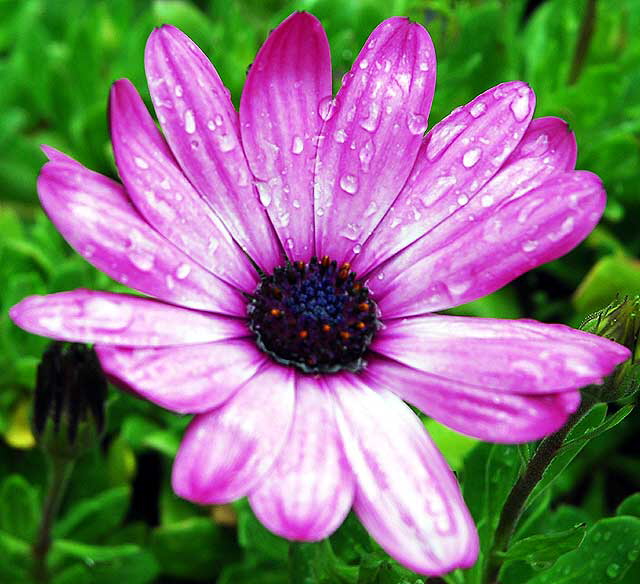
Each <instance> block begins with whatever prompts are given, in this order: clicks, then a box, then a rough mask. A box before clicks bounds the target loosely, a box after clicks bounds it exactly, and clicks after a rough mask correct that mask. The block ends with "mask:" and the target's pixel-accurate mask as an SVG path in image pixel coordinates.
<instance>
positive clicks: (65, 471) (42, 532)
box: [31, 457, 74, 584]
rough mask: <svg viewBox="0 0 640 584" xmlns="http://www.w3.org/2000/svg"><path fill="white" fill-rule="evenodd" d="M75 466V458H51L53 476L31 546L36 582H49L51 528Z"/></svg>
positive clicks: (39, 583) (45, 583)
mask: <svg viewBox="0 0 640 584" xmlns="http://www.w3.org/2000/svg"><path fill="white" fill-rule="evenodd" d="M73 466H74V460H73V459H72V458H62V457H58V458H52V460H51V477H50V480H49V488H48V490H47V495H46V497H45V501H44V506H43V509H42V520H41V521H40V527H39V528H38V533H37V535H36V539H35V541H34V543H33V546H32V548H31V555H32V558H33V580H34V582H35V583H36V584H47V583H48V582H49V570H48V567H47V555H48V553H49V548H50V547H51V530H52V528H53V524H54V522H55V519H56V516H57V515H58V511H59V509H60V504H61V503H62V499H63V497H64V494H65V492H66V490H67V485H68V483H69V477H70V476H71V473H72V471H73Z"/></svg>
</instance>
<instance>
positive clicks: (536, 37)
mask: <svg viewBox="0 0 640 584" xmlns="http://www.w3.org/2000/svg"><path fill="white" fill-rule="evenodd" d="M526 4H527V2H526V1H525V0H514V1H508V0H502V1H499V0H484V1H481V0H476V1H471V0H433V1H428V0H414V1H412V0H389V1H388V2H380V1H379V0H351V1H349V2H345V1H344V0H342V1H341V0H317V1H311V0H307V1H301V2H286V1H280V0H267V1H258V0H242V1H234V0H210V1H207V0H202V1H199V2H195V1H193V2H188V1H186V0H185V1H181V0H166V1H162V0H157V1H154V2H143V1H141V0H110V1H106V0H104V1H88V0H65V1H63V0H49V1H47V0H24V1H17V0H15V1H14V0H0V79H2V91H0V435H1V439H0V477H1V478H0V582H3V583H4V582H6V583H14V582H15V583H22V582H26V581H27V575H26V574H27V573H28V570H29V545H30V543H29V542H30V541H31V540H32V538H33V534H34V532H35V530H36V528H37V524H38V521H39V517H40V508H41V505H42V496H43V492H44V489H45V487H46V465H45V460H44V457H43V455H42V454H41V453H40V451H39V450H38V449H37V448H35V447H34V445H33V438H32V436H31V433H30V430H29V421H28V419H29V410H30V404H31V399H32V388H33V384H34V377H35V367H36V365H37V363H38V360H39V356H40V354H41V351H42V349H43V347H44V346H45V344H46V340H45V339H41V338H37V337H33V336H31V335H28V334H26V333H25V332H23V331H20V330H19V329H17V328H16V327H15V326H13V325H12V324H11V322H10V321H9V318H8V316H7V311H8V309H9V307H10V306H11V305H12V304H14V303H16V302H17V301H19V300H20V299H21V298H22V297H23V296H26V295H28V294H33V293H47V292H57V291H62V290H67V289H71V288H76V287H81V286H84V287H93V288H101V289H118V285H117V284H115V283H114V282H112V281H111V280H109V278H107V277H106V276H104V275H103V274H100V273H98V272H96V271H95V270H94V269H93V268H92V267H91V266H89V265H88V264H86V263H85V262H84V260H82V258H80V257H79V256H78V255H76V254H75V253H74V252H73V251H72V250H71V249H70V248H69V247H68V246H67V245H66V244H65V243H64V241H63V240H62V239H61V237H60V236H59V235H58V234H57V232H56V231H55V229H54V228H53V227H52V226H51V224H50V223H49V221H48V220H47V219H46V217H45V216H44V214H43V213H42V211H41V210H40V208H39V205H38V201H37V194H36V191H35V181H36V177H37V174H38V172H39V169H40V167H41V166H42V164H43V162H44V156H43V155H42V153H41V152H40V150H39V145H40V144H41V143H47V144H50V145H52V146H55V147H57V148H59V149H61V150H63V151H64V152H66V153H68V154H70V155H71V156H73V157H75V158H77V159H78V160H80V161H81V162H82V163H84V164H85V165H87V166H89V167H90V168H93V169H95V170H98V171H100V172H103V173H106V174H108V175H111V176H113V177H117V173H116V170H115V166H114V164H113V158H112V154H111V149H110V144H109V138H108V131H107V122H106V100H107V95H108V91H109V86H110V84H111V83H112V81H113V80H115V79H117V78H119V77H128V78H130V79H131V80H132V81H133V82H134V83H135V85H136V86H137V87H138V89H139V90H141V91H142V93H143V96H144V97H145V100H146V101H147V103H148V104H149V99H148V92H147V90H146V85H145V80H144V74H143V49H144V43H145V41H146V38H147V36H148V34H149V32H150V31H151V29H152V27H154V26H157V25H160V24H162V23H171V24H174V25H176V26H178V27H180V28H181V29H182V30H184V31H185V32H186V33H187V34H189V35H190V36H191V37H192V38H193V39H194V40H195V41H196V42H197V43H198V44H199V45H200V46H201V47H202V48H203V50H204V51H205V52H206V53H207V54H208V55H209V56H210V57H211V59H212V61H213V62H214V64H215V65H216V67H217V68H218V71H219V72H220V75H221V77H222V79H223V80H224V81H225V83H226V84H227V86H228V87H229V88H230V90H231V93H232V97H233V99H234V101H235V102H236V103H237V102H238V99H239V96H240V93H241V90H242V85H243V82H244V78H245V72H246V69H247V67H248V65H249V64H250V63H251V61H252V59H253V57H254V55H255V53H256V51H257V49H258V48H259V46H260V44H261V43H262V41H263V40H264V39H265V37H266V35H267V34H268V31H269V30H270V29H271V28H273V27H275V26H276V25H277V24H278V23H279V22H280V21H281V20H282V19H283V18H284V17H286V16H287V15H288V14H289V13H291V12H292V11H293V10H296V9H305V10H309V11H311V12H313V13H314V14H315V15H316V16H318V17H319V18H320V20H321V21H322V22H323V24H324V26H325V28H326V30H327V33H328V36H329V40H330V43H331V48H332V55H333V63H334V71H335V80H336V82H338V81H339V79H340V78H341V76H342V74H343V73H344V72H346V71H347V70H348V68H349V66H350V64H351V62H352V61H353V59H354V57H355V56H356V54H357V52H358V50H359V48H360V47H361V46H362V44H363V43H364V41H365V39H366V38H367V36H368V34H369V33H370V31H371V30H372V29H373V28H374V27H375V26H376V25H377V24H378V22H379V21H380V20H382V19H384V18H386V17H388V16H391V15H395V14H400V15H407V16H410V17H411V18H413V19H414V20H417V21H418V22H421V23H423V24H425V25H426V26H427V28H428V30H429V31H430V33H431V35H432V37H433V39H434V43H435V46H436V50H437V52H438V60H439V63H438V83H437V90H436V97H435V101H434V105H433V110H432V113H431V118H430V120H431V121H430V123H431V125H433V124H434V123H435V122H437V121H438V120H440V119H441V118H442V117H444V116H445V115H446V114H447V113H449V112H450V111H451V110H452V109H454V108H455V107H457V106H458V105H461V104H463V103H466V102H467V101H469V100H470V99H472V98H473V97H475V96H476V95H477V94H478V93H480V92H481V91H484V90H485V89H487V88H488V87H490V86H492V85H494V84H497V83H500V82H502V81H506V80H511V79H523V80H525V81H527V82H528V83H529V84H530V85H531V86H532V87H533V88H534V89H535V91H536V93H537V96H538V107H537V115H538V116H540V115H558V116H560V117H563V118H565V119H566V120H568V121H569V123H570V124H571V127H572V128H573V130H574V131H575V133H576V136H577V139H578V144H579V161H578V168H583V169H588V170H592V171H594V172H596V173H597V174H598V175H599V176H600V177H602V179H603V181H604V184H605V186H606V188H607V191H608V194H609V200H608V205H607V210H606V213H605V218H604V220H603V221H602V223H601V225H600V226H599V227H598V228H597V229H596V230H595V231H594V233H593V234H592V235H591V236H590V237H589V238H588V240H587V241H586V242H585V243H583V244H582V245H581V246H580V247H579V248H578V249H577V250H575V251H574V252H572V253H571V254H569V255H568V256H566V257H564V258H562V259H560V260H558V261H556V262H553V263H551V264H548V265H546V266H543V267H541V268H538V269H537V270H535V271H533V272H531V273H529V274H527V275H525V276H523V277H521V278H519V279H518V280H517V281H516V282H514V283H513V284H511V285H509V286H508V287H507V288H505V289H504V290H502V291H500V292H498V293H496V294H494V295H492V296H489V297H487V298H486V299H483V300H481V301H477V302H475V303H473V304H471V305H468V306H465V307H462V308H461V309H459V311H462V312H464V313H466V314H474V315H480V316H497V317H506V318H515V317H520V316H528V317H533V318H537V319H540V320H545V321H557V322H566V323H569V324H573V325H577V324H579V323H580V322H581V320H582V319H583V318H584V317H585V316H586V315H587V314H588V313H590V312H592V311H594V310H597V309H599V308H602V307H603V306H604V305H606V304H607V303H608V302H609V301H610V300H612V299H613V297H614V296H615V295H616V293H622V294H629V293H640V264H639V263H638V260H637V258H638V256H639V255H640V229H639V228H638V227H639V226H640V164H639V163H640V35H638V32H637V31H639V30H640V2H637V0H598V1H591V0H575V1H574V0H548V1H545V2H542V3H541V5H540V6H539V7H537V8H536V9H535V10H533V11H532V12H529V11H527V10H526ZM593 7H595V16H594V18H593V19H592V20H591V19H590V17H589V9H590V8H593ZM589 23H591V24H592V25H593V32H592V34H591V35H587V37H588V38H587V42H586V43H584V44H582V45H581V44H580V40H579V39H580V38H581V33H582V31H584V29H585V26H588V25H589ZM627 402H629V403H628V404H627V405H626V406H625V405H624V404H620V403H618V404H610V405H609V406H608V407H607V406H605V405H603V404H601V405H599V406H598V407H596V408H594V410H592V411H591V412H590V413H589V415H588V416H587V418H585V420H583V422H581V424H580V425H578V426H576V428H574V431H573V433H572V435H571V436H570V438H571V444H570V447H568V448H566V449H565V450H563V451H562V453H561V456H560V457H559V458H558V459H557V460H556V461H555V463H554V465H552V467H550V469H549V472H548V473H547V474H546V475H545V477H544V479H543V482H542V483H541V484H540V485H539V488H537V490H536V492H535V493H534V495H535V497H534V498H532V499H531V501H530V504H529V507H528V510H527V513H526V514H525V517H524V519H523V521H522V522H521V523H520V524H519V527H518V530H517V533H516V538H515V543H514V544H513V545H512V546H511V547H510V549H509V550H508V552H507V553H506V555H505V557H504V561H505V565H504V567H503V569H502V580H501V581H502V582H504V584H523V583H524V582H530V583H531V584H543V583H550V584H558V583H567V584H568V583H574V582H575V583H584V582H594V583H600V582H624V583H627V584H631V583H632V582H637V581H640V565H639V564H638V561H637V560H638V555H639V553H640V494H637V492H638V491H640V459H639V458H638V453H639V448H638V444H637V439H636V438H635V436H637V433H638V429H639V426H640V423H639V422H638V418H637V416H636V415H635V413H634V412H632V413H631V414H630V415H627V414H629V413H630V411H631V409H632V407H631V405H632V403H631V402H632V400H627ZM187 422H188V419H187V418H185V417H180V416H177V415H173V414H170V413H168V412H165V411H163V410H161V409H159V408H157V407H154V406H152V405H150V404H148V403H145V402H142V401H140V400H137V399H135V398H134V397H132V396H129V395H126V394H124V393H122V392H119V391H116V390H113V391H111V393H110V398H109V422H108V432H107V435H106V437H105V439H104V441H103V442H102V444H101V445H99V447H97V448H95V449H94V450H93V451H91V452H90V453H88V454H86V455H85V456H84V457H83V458H82V459H81V461H80V462H79V464H78V465H77V467H76V469H75V472H74V475H73V480H72V483H71V487H70V490H69V492H68V494H67V496H66V498H65V501H64V504H63V508H62V512H61V519H60V521H59V522H58V524H57V526H56V528H55V543H54V546H53V549H52V553H51V565H52V568H53V574H54V578H53V582H54V584H74V583H85V582H89V583H100V584H102V583H105V584H107V583H112V582H123V583H124V582H126V583H127V584H144V583H148V582H163V583H176V584H178V583H187V582H219V583H221V584H232V583H233V584H249V583H251V584H270V583H273V584H279V583H282V582H292V583H294V584H312V583H316V582H322V583H327V584H331V583H334V582H337V583H341V582H345V583H347V582H349V583H354V584H355V583H359V584H369V583H379V584H383V583H384V584H386V583H388V584H392V583H398V584H399V583H408V584H414V583H415V582H421V581H423V579H421V578H418V576H417V575H414V574H410V573H408V572H407V571H405V570H403V569H401V568H400V567H399V566H398V565H397V564H396V563H395V562H393V561H392V560H390V559H389V558H388V557H387V556H386V555H385V554H384V553H383V552H382V551H381V550H380V549H379V547H378V546H377V545H376V544H375V543H374V542H373V541H372V540H371V539H370V538H369V537H368V536H367V534H366V532H364V530H363V529H362V527H361V526H360V525H359V524H358V522H357V521H356V520H355V518H354V517H351V516H350V517H349V518H348V520H347V521H346V523H345V525H344V526H343V527H342V528H340V529H339V530H338V532H337V533H336V534H335V535H334V536H333V537H332V538H331V541H330V542H323V543H320V544H315V545H296V546H289V544H288V543H287V542H285V541H284V540H281V539H279V538H277V537H275V536H273V535H271V534H269V533H268V532H267V531H266V530H265V529H264V528H262V527H261V526H260V524H259V523H258V522H257V521H256V519H255V518H254V517H253V516H252V514H251V512H250V510H249V508H248V506H247V505H246V503H245V502H239V503H238V504H236V505H234V506H233V507H230V508H201V507H196V506H193V505H191V504H188V503H186V502H184V501H182V500H180V499H178V498H177V497H176V496H175V495H173V494H172V492H171V490H170V485H169V473H170V466H171V460H172V457H173V455H174V454H175V452H176V449H177V446H178V444H179V440H180V436H181V433H182V431H183V430H184V428H185V426H186V424H187ZM425 423H426V425H427V427H428V428H429V430H430V431H431V433H432V435H433V436H434V438H435V439H436V441H437V442H438V443H439V445H440V446H441V448H442V449H443V451H444V453H445V455H446V456H447V458H448V460H449V462H450V463H451V465H452V466H453V468H454V469H455V470H456V471H458V472H459V476H460V479H461V482H462V485H463V489H464V492H465V498H466V500H467V502H468V504H469V506H470V508H471V510H472V513H473V514H474V517H475V518H476V521H477V523H478V526H479V529H480V533H481V537H482V549H483V556H482V557H481V561H480V562H479V563H478V565H477V566H476V567H475V568H473V569H471V570H468V571H466V572H464V573H462V572H459V573H454V574H451V575H449V576H447V577H446V578H445V579H446V581H447V582H449V583H450V584H462V583H465V584H466V583H475V584H481V583H482V582H483V578H484V576H483V574H484V568H485V563H484V562H485V560H486V551H487V550H488V549H489V547H490V546H491V542H492V538H493V532H494V530H495V527H496V523H497V518H498V515H499V512H500V508H501V505H502V503H503V502H504V499H505V497H506V495H507V493H508V491H509V489H510V488H511V486H512V484H513V483H514V481H515V480H516V478H517V476H518V475H519V473H520V472H521V470H522V468H523V465H525V464H526V462H527V461H528V459H529V458H530V456H531V453H532V451H533V447H532V446H531V445H523V446H519V447H518V446H493V445H487V444H477V443H476V442H475V441H474V440H471V439H469V438H466V437H463V436H460V435H457V434H455V433H453V432H451V431H449V430H447V429H445V428H442V427H441V426H438V425H436V424H434V423H433V422H432V421H428V420H425ZM634 493H635V494H634ZM432 581H433V582H435V581H437V580H432Z"/></svg>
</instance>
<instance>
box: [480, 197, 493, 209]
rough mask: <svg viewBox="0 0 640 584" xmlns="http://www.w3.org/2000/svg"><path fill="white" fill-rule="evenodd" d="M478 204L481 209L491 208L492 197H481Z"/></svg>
mask: <svg viewBox="0 0 640 584" xmlns="http://www.w3.org/2000/svg"><path fill="white" fill-rule="evenodd" d="M480 204H481V205H482V206H483V207H491V205H493V196H492V195H482V198H481V199H480Z"/></svg>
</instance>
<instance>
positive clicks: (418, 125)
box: [407, 113, 427, 136]
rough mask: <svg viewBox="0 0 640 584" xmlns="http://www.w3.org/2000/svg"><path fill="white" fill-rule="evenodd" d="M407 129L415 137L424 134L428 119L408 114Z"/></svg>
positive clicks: (419, 115)
mask: <svg viewBox="0 0 640 584" xmlns="http://www.w3.org/2000/svg"><path fill="white" fill-rule="evenodd" d="M407 128H409V132H411V133H412V134H413V135H414V136H418V135H420V134H424V131H425V130H426V129H427V118H426V117H424V116H423V115H421V114H412V113H410V114H408V115H407Z"/></svg>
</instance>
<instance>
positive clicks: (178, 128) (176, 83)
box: [145, 25, 282, 272]
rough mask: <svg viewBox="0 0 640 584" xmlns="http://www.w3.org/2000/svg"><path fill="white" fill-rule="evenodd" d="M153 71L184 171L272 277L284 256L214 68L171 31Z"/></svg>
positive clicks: (156, 34) (162, 31) (161, 112)
mask: <svg viewBox="0 0 640 584" xmlns="http://www.w3.org/2000/svg"><path fill="white" fill-rule="evenodd" d="M145 69H146V73H147V80H148V83H149V91H150V92H151V97H152V100H153V105H154V107H155V110H156V113H157V115H158V120H159V122H160V125H161V126H162V130H163V131H164V134H165V136H166V138H167V142H168V143H169V146H170V147H171V151H172V152H173V154H174V156H175V157H176V159H177V161H178V163H179V164H180V167H181V168H182V170H183V171H184V173H185V175H186V176H187V178H188V179H189V181H190V182H191V184H193V186H194V187H195V188H196V189H197V190H198V192H199V193H200V194H201V195H202V196H203V197H204V198H205V199H206V200H208V201H209V203H210V204H211V206H212V208H213V210H214V211H215V213H216V214H217V215H218V217H219V218H220V219H221V220H222V222H223V223H224V225H225V226H226V228H227V229H228V230H229V232H230V233H231V235H232V236H233V238H234V239H235V240H236V241H237V242H238V244H239V245H240V246H241V247H242V249H244V250H245V251H246V252H247V253H248V254H249V256H250V257H251V258H252V259H253V260H254V261H255V262H256V263H257V264H258V265H259V266H260V267H261V268H262V269H263V270H265V271H267V272H270V271H271V270H272V269H273V268H274V267H275V266H277V265H279V264H280V263H281V261H282V250H281V247H280V245H279V243H278V240H277V237H276V235H275V233H274V232H273V226H272V225H271V223H270V221H269V217H268V215H267V213H266V211H265V209H264V207H263V206H262V204H261V203H260V201H259V200H258V194H257V192H256V189H255V187H254V185H253V176H252V174H251V171H250V170H249V166H248V164H247V160H246V158H245V155H244V151H243V148H242V144H241V142H240V128H239V123H238V115H237V113H236V111H235V109H234V108H233V104H232V103H231V99H230V97H229V92H228V91H227V89H226V88H225V87H224V85H223V84H222V81H221V80H220V77H219V76H218V73H217V72H216V70H215V68H214V66H213V65H212V64H211V62H210V61H209V60H208V59H207V57H206V56H205V55H204V53H203V52H202V51H201V50H200V49H199V48H198V47H197V46H196V45H195V43H194V42H193V41H192V40H191V39H189V38H188V37H187V36H186V35H185V34H184V33H182V32H181V31H179V30H178V29H177V28H174V27H172V26H167V25H165V26H163V27H161V28H159V29H156V30H154V31H153V32H152V33H151V36H150V37H149V40H148V42H147V47H146V51H145Z"/></svg>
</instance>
